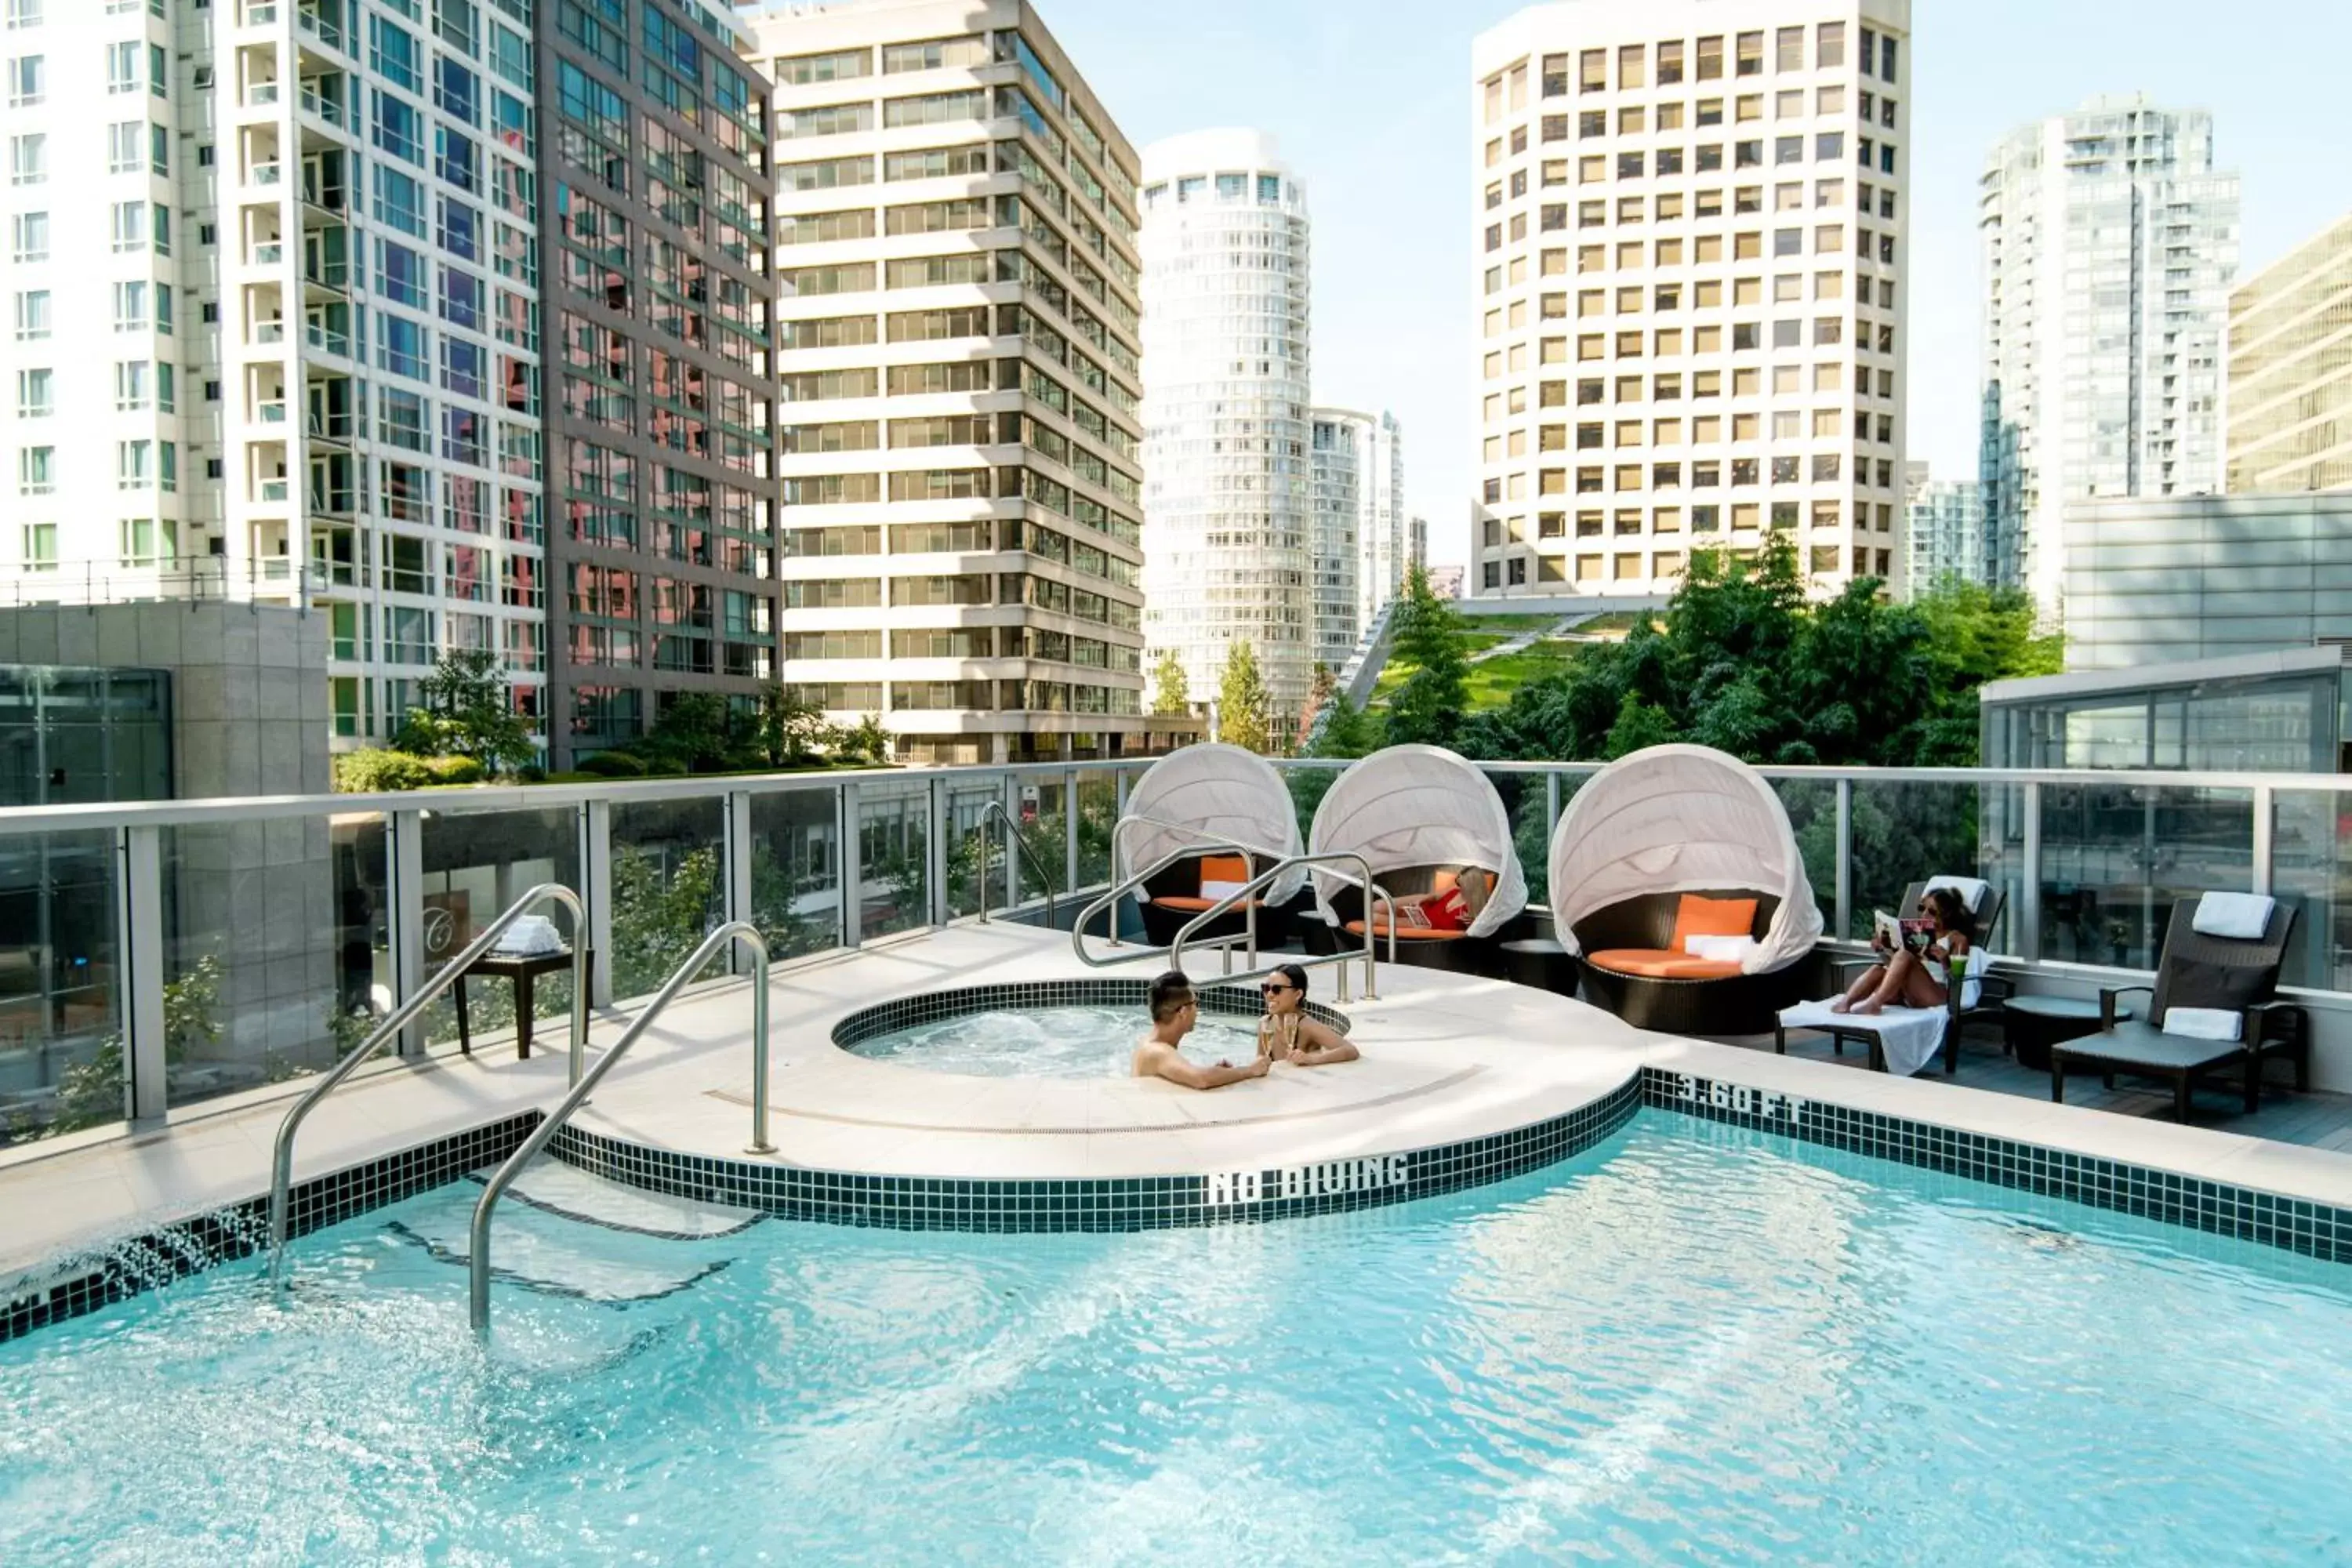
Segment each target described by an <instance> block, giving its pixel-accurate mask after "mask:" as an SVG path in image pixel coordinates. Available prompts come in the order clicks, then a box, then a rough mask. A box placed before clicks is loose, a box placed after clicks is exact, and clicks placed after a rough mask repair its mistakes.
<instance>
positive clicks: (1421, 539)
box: [1405, 517, 1429, 571]
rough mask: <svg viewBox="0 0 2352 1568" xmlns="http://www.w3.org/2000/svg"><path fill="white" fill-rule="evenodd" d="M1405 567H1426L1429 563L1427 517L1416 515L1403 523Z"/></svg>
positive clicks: (1408, 568)
mask: <svg viewBox="0 0 2352 1568" xmlns="http://www.w3.org/2000/svg"><path fill="white" fill-rule="evenodd" d="M1405 537H1406V541H1407V542H1406V545H1405V567H1406V569H1407V570H1408V571H1410V570H1411V569H1412V568H1413V567H1415V566H1419V567H1422V568H1423V569H1424V570H1425V569H1427V567H1428V565H1429V519H1427V518H1425V517H1416V518H1413V519H1412V520H1410V521H1407V522H1406V524H1405Z"/></svg>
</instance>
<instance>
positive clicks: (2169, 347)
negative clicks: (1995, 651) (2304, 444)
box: [1978, 96, 2238, 618]
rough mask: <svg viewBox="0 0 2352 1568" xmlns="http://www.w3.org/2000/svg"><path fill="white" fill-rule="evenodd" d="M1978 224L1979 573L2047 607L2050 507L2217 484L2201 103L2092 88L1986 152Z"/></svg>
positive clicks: (2210, 221)
mask: <svg viewBox="0 0 2352 1568" xmlns="http://www.w3.org/2000/svg"><path fill="white" fill-rule="evenodd" d="M1978 228H1979V236H1980V243H1981V250H1982V259H1983V270H1982V276H1983V279H1984V287H1985V296H1984V314H1983V359H1982V376H1981V388H1980V391H1981V396H1982V404H1983V433H1982V437H1981V443H1980V447H1979V475H1978V477H1979V481H1980V483H1981V485H1982V487H1983V497H1984V509H1985V534H1986V544H1985V548H1986V552H1987V575H1988V576H1989V578H1990V580H1992V581H1994V582H1998V583H2001V584H2014V585H2019V586H2022V587H2025V588H2026V589H2028V590H2029V591H2030V592H2032V595H2033V596H2034V598H2035V600H2036V602H2037V603H2038V604H2039V605H2041V607H2042V613H2043V615H2044V616H2045V617H2051V618H2054V617H2055V616H2057V615H2058V613H2059V610H2060V605H2061V600H2062V598H2063V588H2064V583H2065V575H2066V563H2065V529H2064V511H2065V508H2066V505H2067V503H2068V502H2070V501H2073V500H2089V499H2095V498H2108V497H2118V496H2168V495H2194V494H2205V493H2211V492H2214V491H2218V490H2219V489H2221V472H2222V424H2221V422H2222V413H2221V401H2222V398H2221V392H2222V374H2223V371H2222V364H2221V358H2222V338H2223V333H2224V331H2226V328H2227V321H2228V312H2229V294H2230V286H2231V281H2232V280H2233V279H2234V278H2235V277H2236V274H2237V268H2238V176H2237V175H2236V174H2231V173H2227V172H2223V171H2221V170H2217V169H2216V168H2215V167H2214V166H2213V123H2212V120H2211V117H2210V115H2208V114H2206V113H2205V112H2204V111H2202V110H2173V109H2167V108H2164V107H2162V106H2159V105H2158V104H2155V103H2152V102H2150V101H2149V100H2147V99H2146V98H2145V97H2139V96H2133V97H2113V98H2098V99H2094V100H2091V101H2090V102H2088V103H2086V104H2084V106H2083V107H2082V108H2081V109H2079V110H2075V111H2074V112H2073V113H2071V114H2063V115H2056V116H2053V117H2052V118H2050V119H2047V120H2042V121H2035V122H2034V123H2032V124H2030V125H2025V126H2021V127H2019V128H2018V129H2017V130H2016V131H2014V132H2011V133H2010V134H2009V135H2008V136H2006V137H2004V138H2003V139H2002V140H2001V141H2000V142H1999V143H1997V144H1996V145H1995V146H1994V147H1993V148H1992V150H1991V152H1990V154H1989V155H1988V157H1987V159H1986V162H1985V170H1984V174H1983V177H1982V180H1981V182H1980V184H1979V195H1978Z"/></svg>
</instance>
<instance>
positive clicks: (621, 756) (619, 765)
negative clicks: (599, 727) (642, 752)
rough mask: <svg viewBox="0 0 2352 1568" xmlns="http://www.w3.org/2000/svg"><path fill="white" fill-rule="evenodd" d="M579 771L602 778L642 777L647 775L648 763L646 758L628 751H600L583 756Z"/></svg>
mask: <svg viewBox="0 0 2352 1568" xmlns="http://www.w3.org/2000/svg"><path fill="white" fill-rule="evenodd" d="M579 771H580V772H582V773H593V774H594V775H595V776H596V777H598V778H600V779H641V778H643V777H645V776H646V764H645V759H644V758H642V757H637V756H633V755H631V754H630V753H629V752H597V753H596V754H595V755H594V756H593V757H583V758H581V759H580V763H579Z"/></svg>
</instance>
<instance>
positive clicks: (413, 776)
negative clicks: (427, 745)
mask: <svg viewBox="0 0 2352 1568" xmlns="http://www.w3.org/2000/svg"><path fill="white" fill-rule="evenodd" d="M433 782H434V775H433V772H432V769H431V768H430V767H429V766H428V765H427V764H426V763H425V759H424V758H422V757H412V756H410V755H409V754H408V753H407V752H386V751H380V750H377V749H375V748H373V747H363V748H362V749H361V750H359V751H356V752H344V753H343V754H342V755H341V756H339V757H337V758H336V759H335V788H336V789H337V790H338V791H339V792H341V794H344V795H376V794H380V793H382V792H383V791H387V790H403V789H423V788H424V787H425V785H426V784H431V783H433Z"/></svg>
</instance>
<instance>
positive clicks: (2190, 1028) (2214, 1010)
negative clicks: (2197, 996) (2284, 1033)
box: [2164, 895, 2246, 1040]
mask: <svg viewBox="0 0 2352 1568" xmlns="http://www.w3.org/2000/svg"><path fill="white" fill-rule="evenodd" d="M2208 896H2209V897H2210V895H2208ZM2245 1024H2246V1016H2245V1015H2244V1014H2242V1013H2232V1012H2231V1011H2230V1010H2229V1009H2228V1008H2227V1007H2167V1008H2166V1009H2165V1010H2164V1032H2165V1033H2166V1034H2168V1035H2180V1036H2184V1037H2187V1038H2189V1039H2192V1040H2234V1039H2237V1038H2239V1037H2242V1035H2243V1034H2244V1033H2245Z"/></svg>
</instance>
